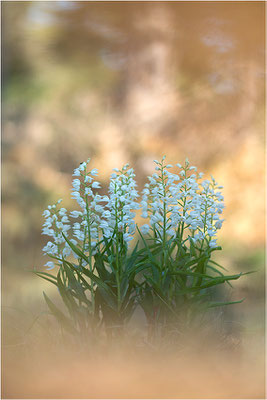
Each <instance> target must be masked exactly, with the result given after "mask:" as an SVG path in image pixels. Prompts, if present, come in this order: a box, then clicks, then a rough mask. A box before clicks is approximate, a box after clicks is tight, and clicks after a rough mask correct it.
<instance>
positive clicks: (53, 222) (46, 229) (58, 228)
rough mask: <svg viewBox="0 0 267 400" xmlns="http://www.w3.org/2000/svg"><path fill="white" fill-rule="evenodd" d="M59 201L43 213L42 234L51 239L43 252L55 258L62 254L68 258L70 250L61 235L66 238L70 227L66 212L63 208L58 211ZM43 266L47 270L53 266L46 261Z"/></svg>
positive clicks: (52, 263) (50, 262) (51, 262)
mask: <svg viewBox="0 0 267 400" xmlns="http://www.w3.org/2000/svg"><path fill="white" fill-rule="evenodd" d="M61 201H62V199H60V200H58V201H57V203H56V204H53V205H49V206H48V207H47V210H45V211H44V212H43V216H44V217H45V222H44V224H43V230H42V234H43V235H47V236H50V237H51V240H50V241H49V242H47V244H46V245H45V246H44V248H43V252H44V254H48V255H52V256H56V257H58V256H59V255H60V254H61V253H62V254H63V256H64V257H68V256H69V255H70V254H71V249H70V247H69V245H68V244H67V243H66V242H65V239H64V237H63V235H62V233H64V235H65V236H68V231H69V230H70V228H71V226H70V225H69V222H70V221H69V219H68V216H67V210H66V209H65V208H63V207H62V208H60V209H58V205H59V204H60V203H61ZM45 266H47V267H48V268H47V269H52V268H54V266H55V265H54V262H53V261H48V262H47V263H46V264H45Z"/></svg>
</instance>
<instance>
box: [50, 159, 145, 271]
mask: <svg viewBox="0 0 267 400" xmlns="http://www.w3.org/2000/svg"><path fill="white" fill-rule="evenodd" d="M89 161H90V159H88V160H87V162H83V163H81V164H80V166H79V167H78V168H76V169H75V170H74V173H73V176H74V179H73V181H72V198H73V199H75V200H76V201H77V203H78V205H79V206H80V210H75V211H72V212H71V213H70V217H71V218H75V219H76V222H74V223H73V225H72V226H71V225H67V223H69V222H70V221H69V219H68V217H67V215H66V209H64V208H61V209H60V210H59V211H57V210H56V207H57V204H59V203H60V202H61V200H59V201H58V203H57V204H56V205H53V206H48V210H45V212H44V213H43V215H44V217H45V218H46V221H45V223H44V229H43V234H45V235H48V236H51V237H52V238H53V242H51V241H49V242H48V243H47V245H46V246H45V247H44V248H43V251H44V253H45V254H47V255H52V256H57V257H60V255H63V256H64V257H67V256H68V255H70V254H71V249H70V248H69V246H68V244H67V243H66V242H65V239H64V237H63V235H62V233H64V234H65V236H68V231H69V230H70V229H71V228H72V229H71V230H72V235H73V237H74V238H75V239H73V238H72V239H70V241H71V242H72V243H73V244H75V245H77V244H80V248H81V249H82V251H83V252H85V253H88V256H89V258H90V256H91V255H94V254H95V251H96V246H97V244H99V243H100V242H101V240H102V238H103V237H102V236H104V237H105V238H108V239H109V238H111V239H114V240H117V238H118V234H121V235H122V238H123V242H124V244H125V245H126V247H127V243H128V242H129V241H130V240H132V238H133V235H134V233H135V229H136V224H135V221H134V218H135V212H133V210H136V209H138V208H139V207H140V206H139V204H138V203H137V202H136V199H137V197H138V193H137V191H136V182H135V180H134V177H135V174H134V171H133V169H132V168H129V165H128V164H126V165H125V166H124V167H123V168H122V169H121V170H118V169H114V171H115V172H114V173H113V174H112V175H111V178H110V185H109V196H101V195H99V194H98V193H97V192H95V189H99V188H101V185H100V183H99V182H98V181H96V180H95V177H96V176H97V174H98V171H97V169H96V168H94V169H92V170H91V171H87V165H88V163H89ZM77 219H78V220H77ZM63 244H64V245H65V246H64V247H63ZM120 245H121V244H120ZM72 254H73V255H74V257H76V258H77V255H76V254H75V253H73V252H72ZM83 265H86V261H84V260H83ZM46 266H48V268H49V269H51V268H53V267H54V263H53V262H52V261H49V262H48V263H47V264H46Z"/></svg>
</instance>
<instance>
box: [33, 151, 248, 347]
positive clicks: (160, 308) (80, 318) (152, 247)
mask: <svg viewBox="0 0 267 400" xmlns="http://www.w3.org/2000/svg"><path fill="white" fill-rule="evenodd" d="M89 161H90V159H88V160H87V161H86V162H83V163H81V164H80V166H79V167H78V168H77V169H75V170H74V173H73V176H74V179H73V182H72V198H73V199H74V200H76V202H77V204H78V206H79V208H78V210H75V211H71V212H70V213H68V212H67V210H66V209H65V208H62V207H61V206H60V203H61V200H59V201H58V202H57V203H56V204H54V205H50V206H48V208H47V210H45V211H44V213H43V216H44V217H45V222H44V224H43V234H44V235H47V236H49V237H50V240H49V241H48V243H47V244H46V246H45V247H44V248H43V251H44V254H45V255H46V256H48V257H49V258H50V260H49V261H48V262H47V263H46V264H45V266H46V267H47V270H54V271H56V272H55V273H52V272H51V271H49V272H41V271H38V272H37V271H36V272H35V273H36V274H37V275H39V276H41V277H42V278H44V279H46V280H47V281H49V282H50V283H52V284H53V285H55V286H57V288H58V292H59V294H60V296H61V298H62V300H63V302H64V305H65V311H64V312H63V311H62V310H61V309H59V307H58V306H56V305H55V304H54V303H53V302H52V301H51V299H50V298H49V297H48V296H47V295H46V294H45V293H44V298H45V300H46V303H47V305H48V307H49V309H50V311H51V313H52V314H53V315H54V316H55V317H56V318H57V320H58V322H59V323H60V325H61V327H62V329H64V330H66V331H68V332H70V333H73V334H79V335H81V336H82V337H84V338H86V337H88V336H91V335H92V336H96V335H99V334H101V335H106V337H108V338H112V337H114V336H120V335H122V334H123V332H124V330H125V329H126V327H127V324H128V322H129V321H130V320H131V318H133V316H134V314H135V311H136V310H137V308H138V309H140V308H141V309H142V310H143V312H144V315H145V318H146V326H145V329H146V332H147V338H148V340H153V338H155V337H161V338H164V337H165V336H166V335H167V336H168V335H170V334H172V335H173V334H174V335H175V332H179V331H180V330H181V329H182V328H183V327H184V326H189V325H190V324H192V323H193V322H194V320H196V319H197V318H199V316H201V315H204V314H205V313H206V312H207V310H208V309H210V308H214V307H219V306H225V305H229V304H233V303H238V302H240V301H242V300H240V301H228V302H225V301H218V300H216V299H217V297H218V293H217V290H216V288H217V287H218V285H223V284H225V283H226V284H228V285H231V283H230V281H232V280H236V279H238V278H239V277H240V276H241V273H240V274H235V275H227V274H225V269H224V268H223V267H222V266H220V265H219V264H218V263H217V262H215V261H214V260H213V259H212V256H213V253H214V252H215V251H218V250H221V247H220V246H218V244H217V239H216V236H217V231H218V230H219V229H220V228H221V226H222V223H223V219H222V212H223V209H224V203H223V200H224V198H223V195H222V193H221V189H222V188H223V187H222V186H219V185H218V183H217V182H216V181H215V179H214V178H213V177H211V179H210V180H208V179H203V173H198V172H197V168H196V167H194V166H190V164H189V162H188V160H186V161H185V164H184V165H181V164H176V170H174V168H173V166H172V165H170V164H166V163H165V157H163V158H162V160H161V161H157V160H154V162H155V173H154V174H153V175H152V176H149V177H148V182H147V183H146V184H145V187H144V189H143V191H142V196H141V199H140V200H141V201H140V200H139V197H140V196H139V194H138V191H137V184H136V182H135V174H134V170H133V169H132V168H130V166H129V165H128V164H126V165H124V166H123V167H122V169H116V168H115V169H114V170H113V173H112V174H111V177H110V182H109V189H108V194H106V195H101V194H99V193H98V190H99V189H100V188H101V185H100V183H99V182H98V181H97V180H96V178H97V175H98V171H97V169H91V170H90V168H89ZM138 210H140V212H142V214H141V217H142V218H144V219H145V222H146V223H145V224H143V225H142V226H140V227H139V226H138V225H137V223H136V222H135V219H136V213H137V212H138Z"/></svg>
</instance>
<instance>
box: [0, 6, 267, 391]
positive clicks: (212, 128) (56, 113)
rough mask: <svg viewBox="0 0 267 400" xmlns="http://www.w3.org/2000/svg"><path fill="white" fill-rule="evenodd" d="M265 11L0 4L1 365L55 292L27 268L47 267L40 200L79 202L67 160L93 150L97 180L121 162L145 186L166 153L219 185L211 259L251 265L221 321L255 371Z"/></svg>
mask: <svg viewBox="0 0 267 400" xmlns="http://www.w3.org/2000/svg"><path fill="white" fill-rule="evenodd" d="M264 8H265V3H264V2H260V1H251V2H245V1H244V2H242V1H241V2H182V1H181V2H180V1H179V2H65V1H61V2H45V1H44V2H23V1H22V2H4V3H2V24H3V38H2V48H3V81H2V82H3V87H2V93H3V135H2V150H3V158H2V159H3V162H2V176H3V185H2V190H3V203H2V204H3V223H2V229H3V280H2V295H3V297H2V303H3V306H4V308H3V310H4V321H3V322H4V329H5V331H4V332H6V333H5V334H4V336H3V339H4V346H7V347H5V350H6V354H7V356H6V357H7V358H6V359H4V361H3V362H4V364H5V362H6V361H5V360H8V357H9V355H10V354H11V353H12V351H11V350H10V349H11V348H12V349H13V347H12V346H15V349H17V348H18V349H20V350H22V352H23V351H24V347H23V346H25V340H26V342H27V345H28V346H31V344H32V341H34V340H35V341H37V342H38V340H39V339H36V337H38V338H39V336H38V335H37V333H35V331H34V329H35V326H36V324H35V325H34V328H33V330H30V333H29V334H28V333H27V334H25V332H28V329H29V328H30V327H31V324H32V323H33V321H34V320H35V318H36V317H37V316H40V315H41V313H42V312H43V311H46V307H45V304H44V301H43V297H42V290H46V291H47V292H48V293H50V294H51V295H52V296H53V295H55V296H56V295H57V293H56V292H55V291H54V289H53V288H51V287H50V286H49V284H46V283H44V282H41V280H39V279H38V278H37V277H35V276H33V275H32V274H31V273H30V272H29V271H30V270H31V269H33V268H34V267H37V268H42V265H43V264H44V258H43V257H42V250H41V249H42V247H43V245H44V243H45V241H46V239H45V238H44V237H42V236H41V226H42V223H43V221H42V216H41V214H42V211H43V209H44V208H45V207H46V206H47V204H49V203H52V202H54V201H56V200H57V199H58V198H63V199H64V204H65V206H67V207H70V208H71V207H74V206H75V205H74V203H73V202H72V201H71V200H70V184H71V174H72V171H73V169H74V168H75V167H76V166H77V165H79V163H80V162H81V161H84V160H86V159H87V158H88V157H91V158H92V167H96V168H98V169H99V170H100V180H101V181H102V183H103V185H104V187H106V184H107V179H108V177H109V174H110V172H111V169H112V168H113V167H120V166H121V164H122V163H125V162H129V163H130V164H131V165H132V166H133V167H134V168H135V170H136V174H137V180H138V184H139V188H140V189H141V188H142V185H143V183H144V181H145V177H146V175H147V174H148V173H151V171H152V168H153V159H155V158H161V157H162V155H163V154H166V156H167V159H168V161H169V162H170V163H176V162H181V163H182V162H183V161H184V159H185V158H186V157H188V158H189V160H190V162H191V163H192V164H193V165H196V166H197V167H198V168H199V170H200V171H202V172H205V173H207V174H212V175H213V176H215V178H216V179H217V180H218V181H219V182H220V184H222V185H223V186H224V195H225V203H226V209H225V214H224V215H225V223H224V226H223V229H222V230H221V232H220V235H219V242H220V243H221V244H222V246H223V248H224V250H223V252H221V254H220V255H219V256H218V257H219V260H220V262H221V263H222V264H223V265H225V266H226V267H227V268H229V269H230V271H231V272H240V271H248V270H254V269H257V270H258V272H257V273H256V274H254V275H249V276H248V277H245V278H243V279H242V280H240V281H238V282H237V283H236V284H235V289H236V290H235V291H233V299H238V298H240V296H241V297H246V301H245V302H244V303H242V304H241V305H237V306H235V307H233V311H232V312H233V314H231V318H232V320H234V321H235V322H236V325H234V326H237V325H238V326H239V328H238V329H236V328H234V329H233V330H234V334H236V335H237V336H238V340H239V342H240V343H241V344H242V346H243V347H242V351H243V353H242V354H246V355H247V354H248V353H247V351H248V347H249V349H250V350H249V351H250V354H256V355H255V357H258V356H259V359H260V361H259V363H258V365H259V369H260V372H259V374H262V372H263V368H262V365H263V364H262V363H263V337H264V322H263V321H264V309H263V305H264V241H265V238H264V216H265V209H264V204H265V202H264V146H265V142H264V141H265V138H264V122H265V121H264V94H265V91H264V89H265V66H264V56H265V44H264V30H265V26H264V15H265V10H264ZM41 319H42V318H41V317H40V320H41ZM38 321H39V320H38ZM25 335H26V336H25ZM29 335H30V336H29ZM35 335H37V336H35ZM25 338H26V339H25ZM21 343H22V344H21ZM20 344H21V345H20ZM17 346H18V347H17ZM10 357H11V356H10ZM10 359H11V360H12V357H11V358H10ZM21 360H22V361H21V362H22V364H23V360H24V359H23V358H21ZM245 360H247V358H246V357H245ZM247 363H248V362H247V361H246V362H245V365H248V364H247ZM8 365H9V367H7V368H6V371H7V375H8V373H9V371H10V373H11V371H12V369H13V366H14V365H13V364H12V361H10V364H8ZM30 365H31V364H30ZM226 369H227V367H226ZM8 376H9V375H8ZM260 376H261V377H262V375H260ZM11 377H12V375H11ZM14 379H15V378H14ZM7 382H9V386H7V388H9V387H10V382H11V383H12V378H11V381H10V378H7ZM261 382H262V381H261ZM256 386H257V385H256ZM20 387H21V386H20V384H19V383H18V382H17V389H16V392H15V393H16V396H18V397H22V394H21V391H20V390H21V389H20ZM262 387H263V385H262V383H259V385H258V386H257V388H258V389H259V390H258V393H262V391H263V388H262ZM8 390H10V389H7V392H8ZM214 390H215V389H214ZM256 391H257V390H256ZM151 393H152V392H151ZM166 393H167V392H166ZM252 395H253V394H250V395H249V396H252ZM6 396H12V394H11V393H10V392H8V393H7V394H6ZM94 396H95V397H96V394H95V395H94ZM105 396H107V394H105ZM125 396H126V395H125ZM152 396H153V394H152ZM162 396H163V397H164V391H163V394H162ZM183 396H185V395H184V394H183ZM242 396H244V393H243V394H242ZM212 397H213V396H212Z"/></svg>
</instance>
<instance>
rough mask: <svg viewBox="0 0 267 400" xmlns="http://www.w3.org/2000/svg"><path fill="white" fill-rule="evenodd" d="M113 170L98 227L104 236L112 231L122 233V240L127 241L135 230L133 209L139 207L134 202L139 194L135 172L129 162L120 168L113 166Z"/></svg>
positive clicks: (131, 237)
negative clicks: (106, 201)
mask: <svg viewBox="0 0 267 400" xmlns="http://www.w3.org/2000/svg"><path fill="white" fill-rule="evenodd" d="M113 171H115V172H114V173H112V174H111V177H110V185H109V201H108V203H107V207H106V208H107V209H106V210H105V211H104V212H103V213H102V218H103V219H102V221H101V224H100V228H102V229H103V232H104V236H105V237H106V238H110V237H112V236H113V235H114V232H115V233H116V232H117V233H122V234H123V240H124V242H126V243H127V242H129V241H130V240H132V239H133V235H134V233H135V230H136V224H135V221H134V218H135V215H136V214H135V212H134V211H133V210H137V209H138V208H140V205H139V203H137V202H136V199H137V198H138V196H139V195H138V193H137V190H136V189H135V188H136V186H137V185H136V182H135V180H134V177H135V174H134V170H133V169H132V168H129V164H126V165H124V166H123V167H122V169H121V170H119V169H117V168H114V170H113Z"/></svg>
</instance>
